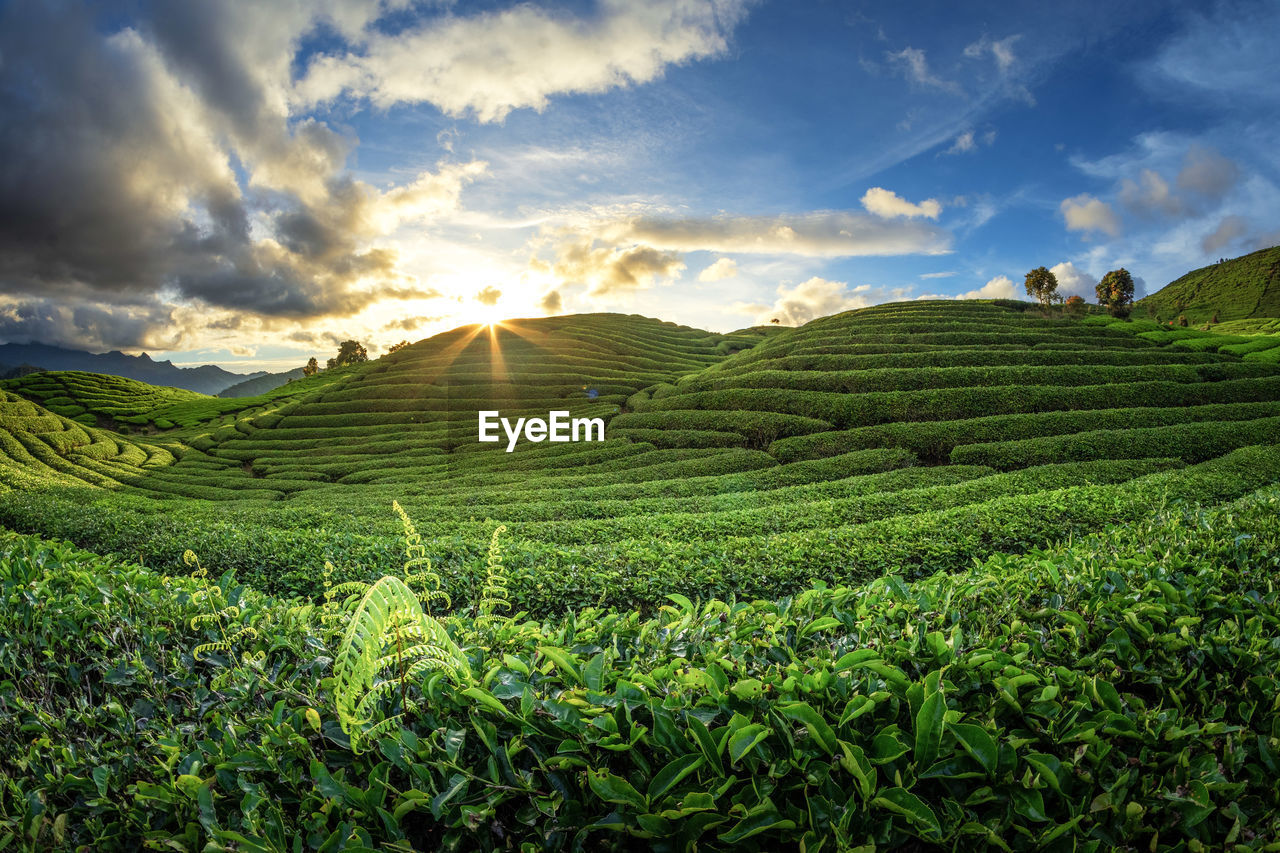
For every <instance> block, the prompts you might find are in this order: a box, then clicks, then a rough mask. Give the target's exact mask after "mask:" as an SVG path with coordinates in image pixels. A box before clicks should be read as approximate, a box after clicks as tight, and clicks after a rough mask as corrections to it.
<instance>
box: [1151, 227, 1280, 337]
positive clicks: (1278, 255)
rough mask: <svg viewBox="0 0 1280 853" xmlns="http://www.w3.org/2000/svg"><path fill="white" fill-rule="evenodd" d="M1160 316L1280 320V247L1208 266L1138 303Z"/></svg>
mask: <svg viewBox="0 0 1280 853" xmlns="http://www.w3.org/2000/svg"><path fill="white" fill-rule="evenodd" d="M1138 304H1139V305H1142V306H1144V307H1146V308H1147V309H1148V310H1150V311H1152V312H1153V313H1156V314H1159V315H1160V316H1163V317H1171V316H1177V315H1178V314H1185V315H1186V317H1187V319H1188V320H1189V321H1190V322H1191V323H1192V324H1194V325H1200V324H1203V323H1205V322H1207V321H1210V320H1211V319H1212V318H1213V316H1214V315H1217V316H1218V317H1219V318H1220V319H1221V320H1224V321H1228V322H1229V321H1232V320H1243V319H1250V318H1275V317H1280V246H1273V247H1271V248H1269V249H1261V250H1259V251H1256V252H1252V253H1250V254H1247V255H1243V256H1241V257H1239V258H1232V259H1230V260H1228V261H1225V262H1223V263H1220V264H1210V265H1209V266H1207V267H1202V268H1200V269H1198V270H1192V271H1191V272H1189V273H1187V274H1186V275H1184V276H1182V277H1181V278H1178V279H1177V280H1175V281H1173V282H1170V283H1169V284H1168V285H1166V286H1165V287H1164V288H1162V289H1160V290H1158V291H1157V292H1155V293H1153V294H1151V295H1150V296H1147V297H1145V298H1143V299H1142V300H1141V301H1140V302H1139V303H1138Z"/></svg>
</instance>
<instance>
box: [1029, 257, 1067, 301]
mask: <svg viewBox="0 0 1280 853" xmlns="http://www.w3.org/2000/svg"><path fill="white" fill-rule="evenodd" d="M1026 286H1027V295H1028V296H1032V297H1035V300H1036V301H1037V302H1039V303H1040V305H1041V306H1043V307H1044V308H1046V309H1048V307H1049V306H1050V305H1052V304H1053V303H1055V302H1061V301H1062V297H1061V296H1059V295H1058V277H1057V276H1056V275H1054V274H1053V273H1052V272H1050V271H1049V270H1048V269H1047V268H1045V267H1036V268H1035V269H1033V270H1032V271H1031V272H1029V273H1027V280H1026Z"/></svg>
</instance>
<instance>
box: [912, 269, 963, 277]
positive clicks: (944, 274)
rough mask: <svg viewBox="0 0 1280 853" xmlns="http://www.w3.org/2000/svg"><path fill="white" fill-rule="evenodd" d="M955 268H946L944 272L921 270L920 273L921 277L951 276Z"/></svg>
mask: <svg viewBox="0 0 1280 853" xmlns="http://www.w3.org/2000/svg"><path fill="white" fill-rule="evenodd" d="M955 274H956V273H955V270H947V271H946V272H923V273H920V277H921V278H951V277H952V276H953V275H955Z"/></svg>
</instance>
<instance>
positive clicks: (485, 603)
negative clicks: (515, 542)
mask: <svg viewBox="0 0 1280 853" xmlns="http://www.w3.org/2000/svg"><path fill="white" fill-rule="evenodd" d="M506 532H507V526H506V525H505V524H500V525H498V527H497V528H496V529H495V530H494V531H493V535H492V536H491V537H489V557H488V560H487V561H486V562H485V575H484V586H483V587H482V588H481V589H480V607H479V618H478V619H477V620H476V621H478V622H479V621H483V622H486V623H487V622H492V621H494V620H495V619H496V618H497V617H495V616H494V611H495V610H510V609H511V602H510V601H509V600H508V599H507V596H508V595H510V594H511V593H510V591H509V590H508V589H507V570H506V567H505V566H503V565H502V546H501V545H500V544H499V542H498V538H499V537H500V536H502V534H504V533H506Z"/></svg>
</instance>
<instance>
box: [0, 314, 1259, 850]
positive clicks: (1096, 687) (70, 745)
mask: <svg viewBox="0 0 1280 853" xmlns="http://www.w3.org/2000/svg"><path fill="white" fill-rule="evenodd" d="M1025 309H1026V306H1020V305H1007V304H1006V305H1001V304H979V303H954V302H947V303H943V302H937V303H930V302H915V303H904V304H896V305H885V306H878V307H875V308H869V309H864V310H860V311H854V312H849V313H846V314H841V315H837V316H833V317H827V318H823V319H820V320H817V321H814V322H812V323H809V324H808V325H806V326H804V327H801V328H799V329H793V330H780V329H748V330H743V331H741V332H737V333H733V334H729V335H714V334H710V333H707V332H703V331H699V330H696V329H689V328H686V327H681V326H675V325H673V324H669V323H661V322H659V321H656V320H647V319H645V318H639V317H634V316H630V317H628V316H620V315H587V316H578V317H560V318H552V319H545V320H521V321H511V322H508V323H506V324H503V325H501V326H496V327H492V328H488V327H468V328H464V329H459V330H455V331H453V332H449V333H446V334H444V335H439V336H436V337H434V338H431V339H429V340H426V341H422V342H419V343H417V344H415V345H413V346H410V347H408V348H406V349H403V350H401V351H398V352H397V353H395V354H393V355H391V356H389V357H386V358H383V359H379V360H377V361H375V362H370V363H367V364H363V365H357V366H353V367H348V368H342V369H339V370H335V371H326V372H324V373H322V374H320V375H319V376H317V377H314V378H311V379H307V380H304V381H298V382H294V383H291V384H290V385H288V386H285V387H284V388H282V389H277V390H276V391H274V392H272V393H271V394H267V395H262V396H261V397H257V398H245V399H237V400H215V398H206V397H201V396H199V395H196V396H194V397H182V398H180V399H179V398H176V397H175V396H174V395H172V394H171V393H170V392H171V389H150V388H148V387H146V386H142V387H134V386H136V383H134V384H133V385H129V384H128V383H120V382H116V381H114V380H111V379H110V378H108V377H91V376H82V375H74V374H68V375H58V374H49V375H44V376H38V375H37V376H33V377H29V378H27V379H25V380H24V381H21V382H18V383H16V384H12V385H10V386H9V388H10V390H6V391H3V392H0V393H3V400H0V452H2V455H0V525H2V526H4V527H8V528H10V529H11V530H16V531H22V532H23V533H30V534H39V535H40V536H42V537H47V538H37V536H33V535H18V534H16V533H3V534H0V596H2V597H3V606H0V707H3V708H4V710H5V713H4V714H3V715H0V746H3V747H4V748H3V749H0V848H4V847H5V846H6V845H12V844H14V842H16V843H17V846H18V847H19V849H21V848H22V846H23V845H26V846H27V847H34V848H39V849H43V848H55V849H58V848H65V849H94V850H97V849H101V850H130V849H139V848H141V847H143V846H153V847H166V848H169V849H178V850H197V849H225V850H260V851H284V850H294V849H314V850H338V849H359V850H372V849H383V850H408V849H422V850H427V849H457V850H470V849H480V850H494V851H497V850H512V849H520V850H537V849H549V850H564V851H569V850H579V849H614V850H637V849H656V850H670V851H677V850H694V849H696V850H708V851H730V850H756V851H772V850H805V851H816V850H831V849H840V850H856V849H862V850H869V849H910V850H918V849H935V848H937V849H979V848H980V847H981V848H990V847H992V846H994V847H997V848H1000V849H1007V850H1053V851H1057V850H1062V851H1068V850H1104V849H1173V850H1179V851H1181V850H1187V851H1191V850H1203V849H1217V848H1215V847H1214V845H1219V846H1220V845H1221V844H1222V843H1223V841H1222V840H1223V839H1224V838H1225V839H1232V840H1234V841H1235V842H1238V843H1235V844H1234V846H1233V847H1231V849H1233V850H1242V849H1243V850H1267V849H1275V847H1276V846H1277V845H1280V792H1277V789H1276V787H1275V784H1274V780H1275V773H1276V767H1277V766H1278V764H1280V758H1278V755H1280V713H1278V712H1277V706H1276V703H1275V696H1276V690H1277V681H1276V677H1275V672H1276V664H1277V659H1278V655H1280V652H1278V651H1277V650H1280V628H1278V627H1277V626H1280V599H1278V597H1277V592H1276V590H1275V588H1274V587H1275V584H1274V577H1275V573H1276V572H1277V571H1278V570H1280V562H1278V561H1280V558H1278V557H1277V554H1280V527H1278V525H1277V518H1278V516H1277V513H1276V507H1277V505H1280V365H1278V364H1277V363H1275V362H1274V361H1272V360H1269V359H1267V358H1260V357H1258V356H1259V355H1264V354H1265V353H1267V352H1270V351H1271V348H1269V347H1264V346H1255V345H1253V341H1254V339H1261V338H1263V337H1266V336H1265V335H1262V334H1258V335H1246V336H1241V337H1247V338H1248V339H1249V340H1248V341H1246V342H1243V343H1241V342H1238V341H1236V340H1235V339H1234V338H1233V337H1232V336H1229V335H1222V334H1211V333H1207V332H1205V333H1199V332H1196V333H1189V332H1187V330H1181V331H1178V330H1175V331H1173V332H1171V331H1170V330H1169V329H1168V328H1167V327H1166V326H1160V325H1157V324H1155V323H1151V322H1145V321H1140V320H1139V321H1133V322H1116V321H1113V320H1112V319H1110V318H1108V317H1103V316H1099V315H1093V316H1089V317H1086V318H1084V319H1065V318H1061V317H1055V318H1046V317H1042V316H1040V315H1039V313H1038V312H1036V311H1028V310H1025ZM1251 322H1255V323H1256V322H1257V321H1251ZM1250 330H1251V331H1252V330H1254V327H1250ZM1257 331H1259V332H1262V331H1265V328H1263V327H1262V326H1261V325H1260V324H1259V326H1258V328H1257ZM20 395H21V396H20ZM153 400H154V403H153V402H151V401H153ZM42 403H49V404H50V405H52V406H54V407H65V408H62V409H60V412H61V413H58V412H53V411H50V409H48V408H45V407H44V406H43V405H41V404H42ZM74 407H79V409H80V411H75V408H74ZM480 409H486V410H493V409H496V410H499V411H501V412H502V414H503V415H504V416H506V417H508V418H514V417H519V416H522V415H528V416H533V415H538V416H544V417H545V416H546V413H547V412H548V411H550V410H567V411H569V412H571V413H572V414H573V415H574V416H577V417H600V418H602V419H604V420H606V421H607V422H608V429H607V439H606V440H605V441H603V442H590V443H576V444H575V443H567V444H550V443H535V442H529V441H526V442H523V443H520V444H518V445H517V446H516V449H515V450H514V451H513V452H510V453H508V452H506V450H505V446H504V444H503V443H498V444H482V443H479V442H478V441H477V440H476V437H477V436H476V430H477V412H478V411H479V410H480ZM69 414H72V415H74V418H79V419H80V420H79V421H78V420H76V419H74V418H73V417H68V415H69ZM86 416H90V417H92V418H93V419H94V420H95V421H96V422H99V423H103V422H105V423H108V424H110V425H113V426H115V427H116V429H115V430H107V429H102V428H99V427H97V426H93V425H89V424H87V423H82V422H81V421H85V420H88V419H89V418H88V417H86ZM100 418H101V419H104V420H98V419H100ZM123 418H139V419H141V420H138V421H135V422H133V425H134V426H137V427H143V428H145V429H146V430H147V432H146V433H145V434H144V433H142V432H140V430H138V429H132V430H131V431H130V432H129V433H128V434H122V433H121V431H120V429H119V427H121V426H122V425H125V423H126V422H124V421H123V420H122V419H123ZM162 421H163V423H162ZM165 423H167V424H169V426H165ZM151 429H155V430H156V431H155V432H154V433H151V432H150V430H151ZM393 501H398V502H399V504H400V505H402V507H403V509H404V510H406V511H407V518H408V519H411V520H410V521H406V520H405V519H402V518H398V517H397V515H396V514H395V512H393V510H392V502H393ZM499 524H502V525H505V526H504V527H499ZM49 538H51V539H67V540H71V541H72V542H74V543H76V544H77V545H80V546H86V547H90V548H92V549H93V550H94V551H96V552H97V553H96V554H93V553H86V552H83V551H79V550H76V548H74V547H72V546H71V545H69V544H66V543H59V542H53V541H48V539H49ZM188 549H191V550H188ZM147 567H150V568H147ZM224 571H226V574H223V575H222V577H221V578H220V579H219V580H217V581H215V580H214V577H216V576H217V575H218V574H220V573H222V572H224ZM375 581H376V583H375V584H373V585H370V584H371V583H373V582H375ZM357 582H359V583H357ZM411 587H412V591H411V589H410V588H411ZM424 607H425V608H426V609H425V610H424ZM407 639H408V640H410V642H409V643H406V642H405V640H407ZM32 660H39V661H40V666H39V667H31V666H30V661H32ZM353 673H354V674H353ZM44 732H56V733H57V736H56V737H48V736H44V735H43V734H35V733H44ZM1170 839H1176V841H1175V842H1173V844H1172V846H1171V845H1170V843H1169V840H1170ZM1228 843H1230V842H1228ZM300 845H305V847H302V846H300Z"/></svg>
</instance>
